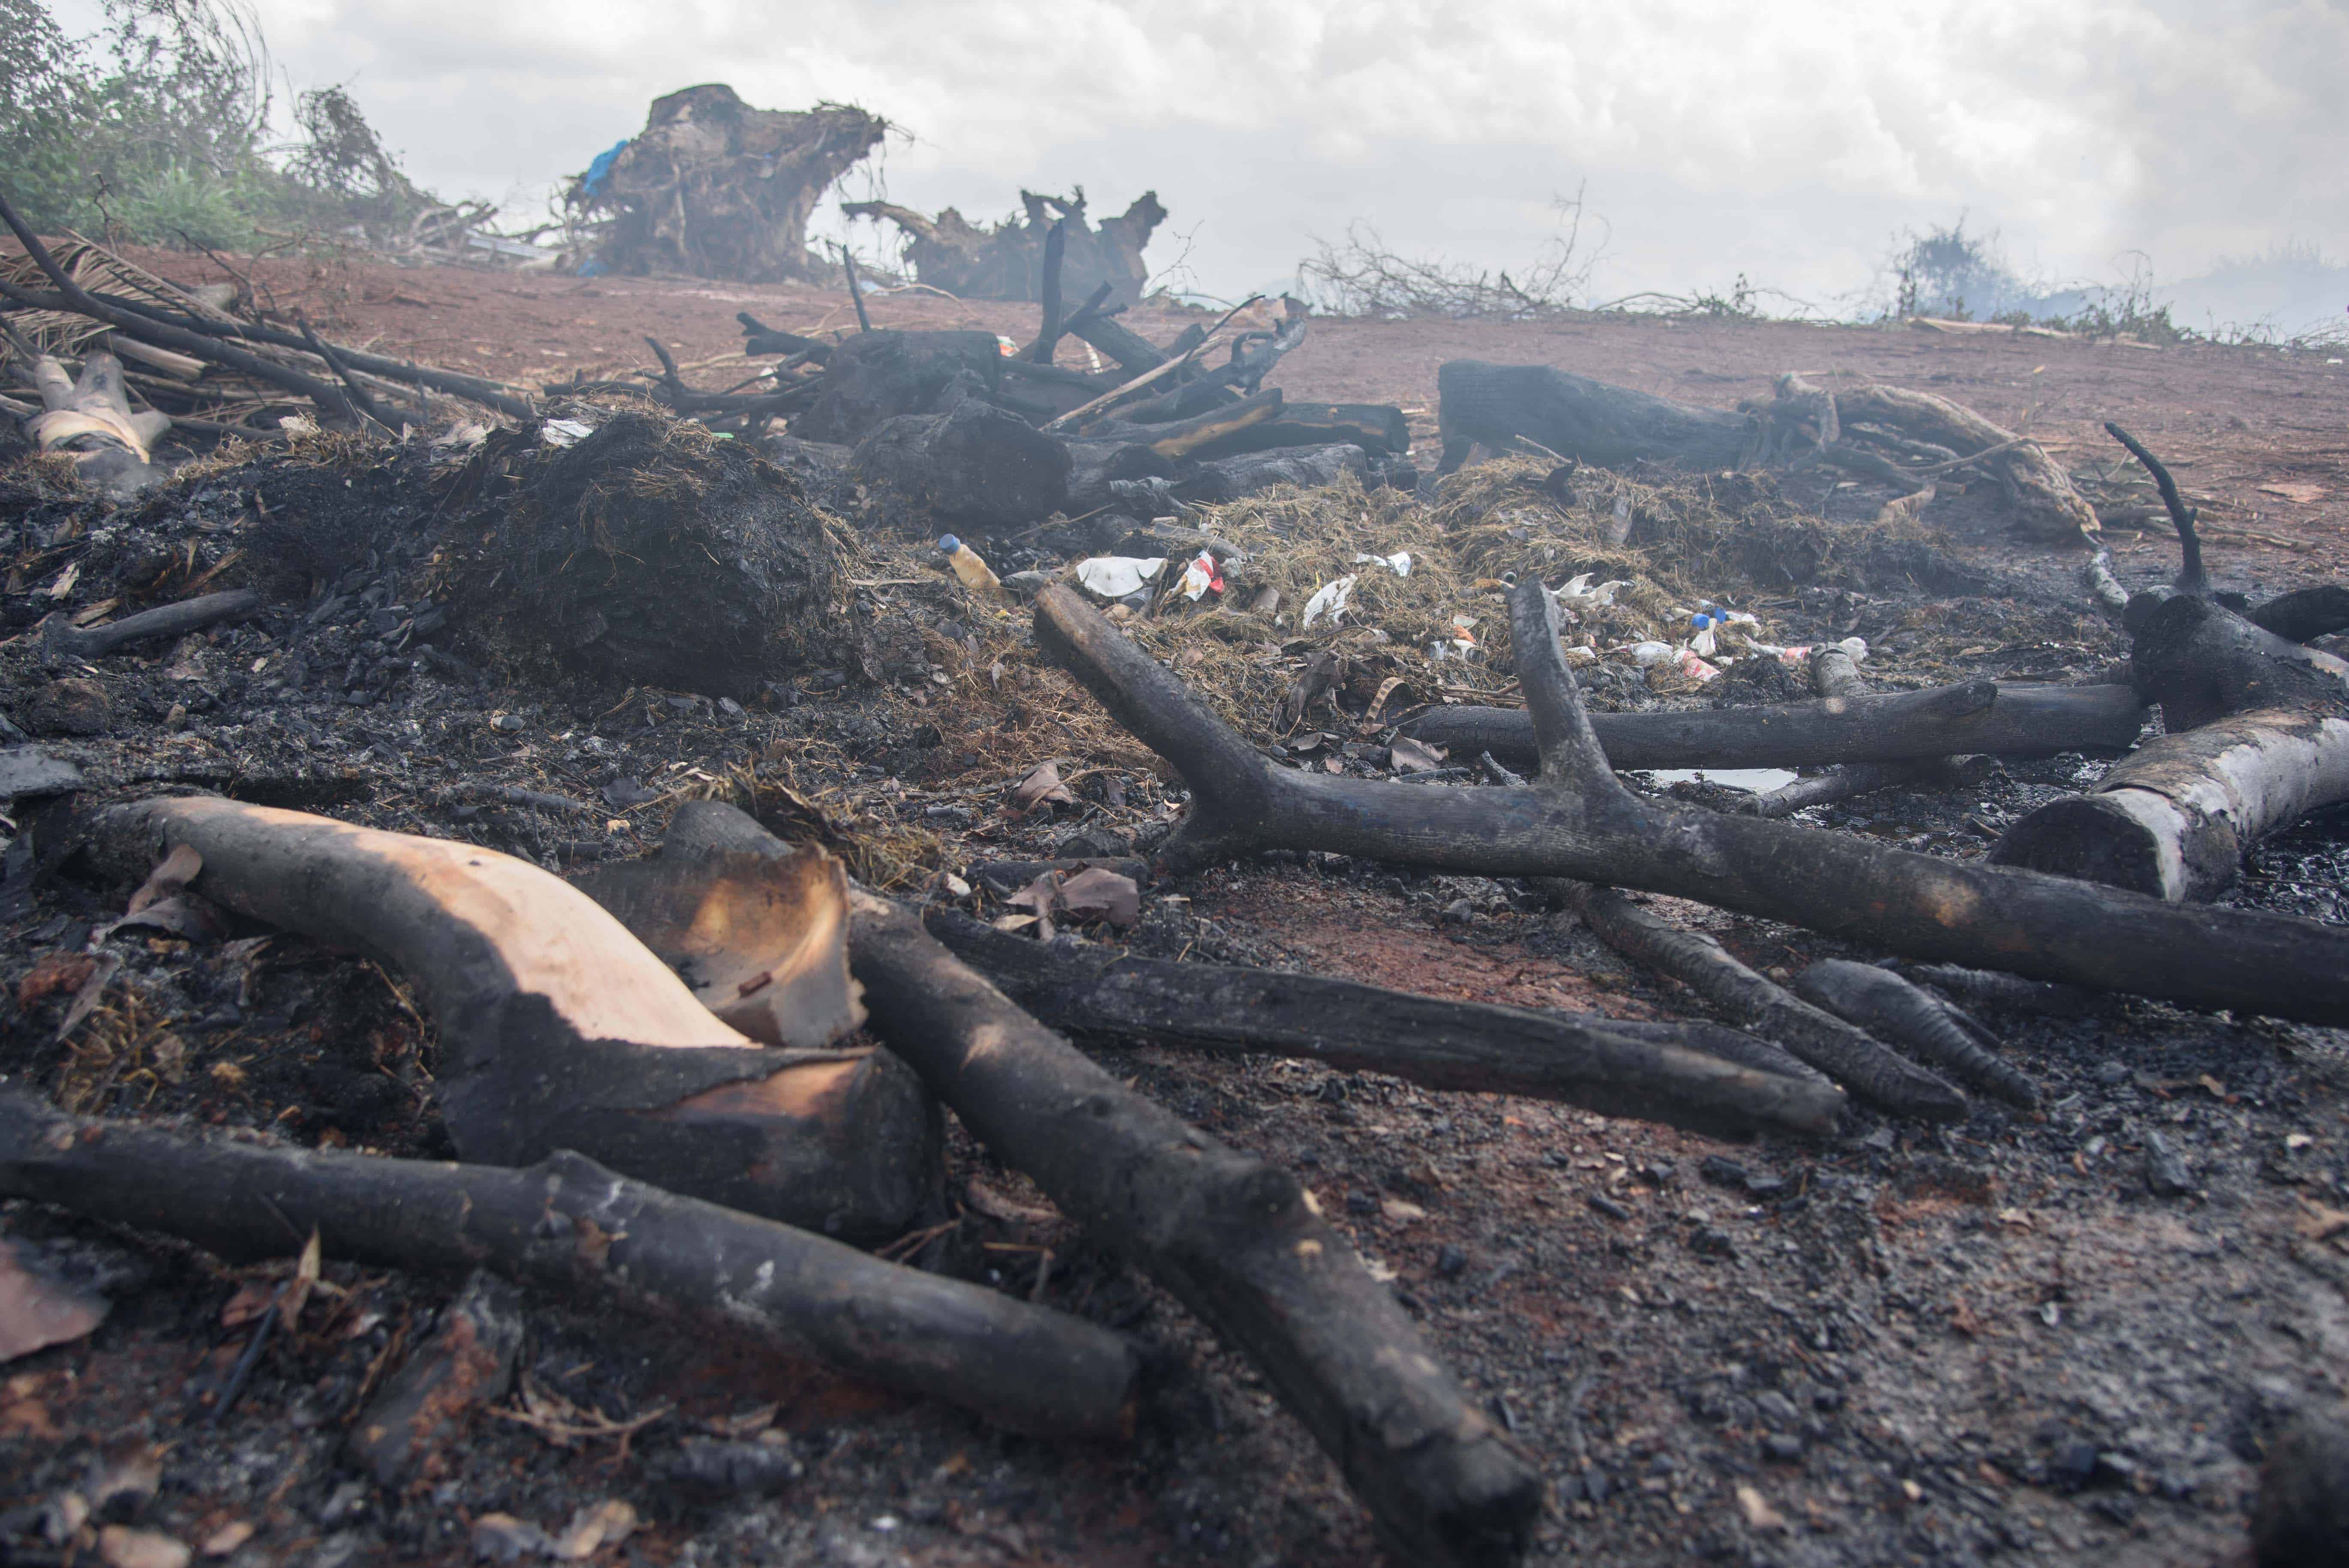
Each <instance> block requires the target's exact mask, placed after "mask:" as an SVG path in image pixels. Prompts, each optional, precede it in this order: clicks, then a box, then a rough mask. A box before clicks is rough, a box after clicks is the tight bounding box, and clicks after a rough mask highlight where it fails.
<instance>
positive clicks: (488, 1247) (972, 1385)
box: [0, 1088, 1140, 1437]
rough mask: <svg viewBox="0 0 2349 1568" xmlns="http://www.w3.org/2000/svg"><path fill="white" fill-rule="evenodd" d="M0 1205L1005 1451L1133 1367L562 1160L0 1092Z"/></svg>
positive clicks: (1097, 1417)
mask: <svg viewBox="0 0 2349 1568" xmlns="http://www.w3.org/2000/svg"><path fill="white" fill-rule="evenodd" d="M0 1193H5V1195H6V1196H8V1197H10V1198H22V1199H29V1200H31V1201H33V1202H42V1203H53V1204H55V1205H57V1207H59V1208H62V1209H67V1210H70V1211H71V1212H75V1213H77V1214H82V1215H86V1216H88V1217H89V1218H91V1219H95V1220H103V1221H105V1222H109V1223H111V1224H121V1225H135V1226H137V1227H139V1228H140V1229H141V1230H148V1231H156V1232H160V1233H164V1234H167V1235H174V1236H179V1237H181V1238H183V1239H185V1240H187V1241H191V1242H193V1243H196V1244H197V1245H199V1246H202V1247H204V1248H206V1249H208V1250H210V1251H212V1252H214V1253H220V1254H221V1255H222V1256H223V1257H227V1258H230V1259H233V1260H239V1261H242V1260H246V1259H254V1258H270V1257H283V1256H285V1255H287V1254H288V1253H294V1252H296V1251H298V1250H300V1248H301V1246H302V1244H303V1239H304V1238H305V1237H306V1236H308V1235H309V1234H310V1233H312V1232H313V1231H315V1232H316V1233H317V1234H318V1236H319V1240H320V1245H321V1250H322V1251H323V1252H324V1253H325V1255H326V1257H328V1258H333V1259H347V1260H350V1261H354V1262H357V1263H363V1264H375V1265H388V1266H390V1267H393V1268H404V1269H416V1270H419V1271H424V1272H428V1273H442V1274H462V1273H465V1272H467V1271H470V1270H471V1269H473V1268H476V1267H487V1268H490V1269H493V1270H495V1271H496V1272H498V1273H500V1274H506V1275H509V1276H511V1277H513V1278H516V1279H523V1280H529V1281H532V1282H533V1283H535V1284H542V1285H545V1286H549V1287H551V1288H554V1289H556V1290H560V1291H565V1292H574V1291H583V1290H584V1291H588V1292H591V1293H593V1294H595V1295H598V1296H602V1297H606V1298H610V1299H614V1300H616V1301H617V1302H618V1303H620V1304H621V1305H626V1306H628V1307H630V1308H633V1309H636V1310H639V1311H646V1312H651V1313H655V1314H657V1315H662V1316H666V1317H681V1318H684V1319H686V1320H687V1321H688V1322H691V1323H694V1324H696V1325H698V1326H701V1327H702V1328H704V1329H705V1330H707V1331H709V1332H710V1333H713V1334H715V1335H718V1336H720V1337H722V1338H725V1339H730V1340H743V1339H747V1340H749V1341H750V1342H751V1343H753V1344H756V1345H760V1346H764V1347H766V1348H769V1349H771V1350H774V1351H777V1352H780V1353H782V1354H785V1355H791V1356H806V1357H813V1358H814V1359H816V1360H818V1361H821V1362H823V1364H824V1365H826V1366H828V1367H833V1368H835V1369H837V1370H839V1371H842V1372H845V1373H848V1374H850V1375H852V1376H854V1377H864V1378H868V1379H870V1380H872V1381H873V1382H875V1383H879V1384H882V1385H884V1386H885V1387H892V1388H895V1389H898V1390H901V1391H902V1392H905V1393H907V1394H913V1395H916V1396H920V1397H923V1398H939V1399H945V1400H947V1402H949V1403H951V1404H955V1405H959V1406H961V1407H963V1408H966V1409H969V1410H972V1411H975V1412H977V1413H978V1414H979V1415H980V1416H983V1417H985V1418H987V1419H988V1420H990V1421H993V1422H995V1423H997V1424H998V1425H1000V1426H1005V1427H1009V1428H1011V1429H1014V1430H1017V1431H1024V1432H1035V1433H1040V1434H1044V1435H1050V1436H1095V1437H1098V1436H1114V1435H1117V1434H1120V1433H1123V1432H1130V1431H1131V1429H1132V1425H1133V1415H1134V1406H1135V1399H1136V1395H1137V1389H1138V1385H1139V1374H1140V1357H1139V1356H1138V1355H1137V1353H1136V1351H1135V1348H1134V1346H1133V1345H1132V1344H1131V1343H1130V1342H1129V1341H1127V1340H1125V1339H1123V1337H1121V1336H1118V1335H1115V1334H1112V1333H1111V1332H1110V1331H1109V1330H1107V1329H1104V1328H1099V1327H1096V1326H1093V1325H1092V1324H1089V1323H1086V1322H1084V1321H1083V1320H1081V1319H1080V1318H1076V1317H1071V1316H1070V1315H1067V1314H1065V1313H1059V1312H1053V1311H1050V1309H1048V1308H1045V1307H1040V1306H1031V1305H1029V1304H1027V1303H1025V1302H1022V1301H1019V1300H1018V1299H1017V1298H1015V1297H1012V1296H1008V1295H1003V1294H1002V1293H1001V1292H999V1291H992V1290H988V1289H985V1288H982V1287H980V1286H978V1285H971V1284H963V1283H962V1282H960V1281H958V1280H952V1279H947V1278H943V1277H941V1276H939V1275H936V1274H926V1273H923V1272H922V1271H920V1270H918V1269H911V1268H905V1267H903V1266H901V1265H899V1264H889V1263H884V1262H882V1261H881V1260H880V1259H878V1258H874V1257H869V1256H867V1255H866V1254H864V1253H860V1252H858V1251H856V1250H855V1249H854V1247H850V1246H845V1245H843V1244H842V1243H838V1242H833V1241H827V1240H825V1239H824V1238H823V1237H822V1236H817V1235H811V1234H809V1233H807V1232H805V1231H801V1230H795V1229H793V1228H792V1227H791V1226H789V1225H782V1224H778V1223H776V1222H773V1221H771V1220H762V1219H758V1218H754V1217H753V1216H751V1215H749V1214H743V1213H738V1212H735V1211H734V1210H732V1209H730V1208H721V1207H719V1205H718V1204H715V1203H707V1202H700V1201H698V1200H697V1199H693V1198H687V1197H680V1196H678V1194H676V1193H673V1192H668V1191H663V1190H661V1189H660V1188H658V1187H655V1186H650V1185H647V1184H646V1183H644V1182H642V1181H630V1180H629V1179H627V1178H626V1177H624V1176H622V1175H620V1174H618V1173H617V1172H616V1171H609V1170H606V1169H605V1168H604V1167H603V1166H601V1165H598V1164H596V1163H595V1161H592V1160H589V1159H587V1158H586V1157H585V1156H584V1155H580V1154H574V1153H570V1152H567V1151H565V1152H560V1153H554V1154H550V1155H549V1156H547V1157H546V1158H545V1159H544V1160H543V1161H540V1162H539V1163H538V1164H535V1165H533V1166H530V1167H527V1168H524V1169H522V1170H507V1169H502V1168H499V1167H493V1166H487V1165H458V1164H450V1163H448V1162H445V1161H422V1160H388V1159H384V1158H382V1157H380V1156H378V1155H372V1154H355V1153H348V1152H345V1151H341V1150H326V1149H316V1150H312V1149H288V1148H283V1147H279V1146H276V1145H273V1144H263V1143H250V1142H244V1141H242V1140H230V1139H226V1138H219V1137H212V1136H207V1135H204V1134H200V1133H195V1132H191V1131H186V1130H180V1129H176V1128H164V1127H155V1126H148V1125H142V1124H138V1123H131V1122H120V1121H109V1120H103V1119H80V1118H76V1117H69V1116H67V1115H65V1114H64V1113H62V1112H60V1111H58V1110H57V1109H54V1108H52V1107H50V1106H48V1105H47V1104H45V1103H44V1102H42V1101H41V1100H39V1099H36V1097H35V1096H33V1095H31V1094H30V1093H27V1092H26V1090H24V1089H21V1088H0Z"/></svg>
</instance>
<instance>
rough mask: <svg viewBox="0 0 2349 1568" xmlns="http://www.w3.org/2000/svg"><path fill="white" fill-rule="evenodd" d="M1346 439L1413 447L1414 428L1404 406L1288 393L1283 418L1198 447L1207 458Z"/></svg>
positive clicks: (1390, 448)
mask: <svg viewBox="0 0 2349 1568" xmlns="http://www.w3.org/2000/svg"><path fill="white" fill-rule="evenodd" d="M1335 441H1343V442H1346V443H1348V444H1349V445H1351V446H1356V447H1360V448H1361V449H1362V450H1364V451H1365V452H1373V453H1385V454H1398V453H1402V452H1407V451H1409V450H1411V428H1410V426H1409V425H1408V424H1407V423H1406V422H1405V421H1404V419H1403V414H1402V409H1400V408H1396V407H1390V406H1388V405H1386V404H1383V403H1294V402H1289V401H1288V400H1286V399H1284V400H1283V401H1282V403H1281V405H1280V415H1279V418H1275V419H1268V420H1267V421H1266V422H1265V423H1263V424H1261V425H1251V426H1249V427H1247V428H1246V429H1241V430H1235V431H1233V432H1232V433H1231V434H1229V435H1227V436H1225V437H1224V438H1222V439H1220V440H1217V441H1216V442H1214V443H1213V444H1212V445H1210V446H1207V447H1204V448H1200V449H1195V455H1196V456H1197V457H1198V458H1199V459H1201V460H1203V461H1205V460H1206V459H1214V458H1232V457H1237V456H1240V455H1242V454H1244V453H1250V452H1266V451H1271V450H1273V449H1277V448H1287V447H1319V446H1327V445H1329V444H1330V443H1331V442H1335Z"/></svg>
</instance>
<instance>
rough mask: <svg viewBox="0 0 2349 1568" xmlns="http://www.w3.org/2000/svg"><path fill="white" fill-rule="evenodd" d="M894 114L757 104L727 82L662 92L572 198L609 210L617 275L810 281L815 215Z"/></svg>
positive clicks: (605, 257) (609, 259)
mask: <svg viewBox="0 0 2349 1568" xmlns="http://www.w3.org/2000/svg"><path fill="white" fill-rule="evenodd" d="M888 129H889V122H888V121H886V120H885V119H882V118H881V117H880V116H878V115H874V114H867V113H865V112H864V110H863V109H861V108H851V107H849V106H846V105H841V104H833V105H827V106H825V107H823V108H813V109H808V110H805V111H801V112H792V111H787V110H781V109H766V108H751V107H750V105H749V104H746V103H744V102H743V101H742V98H741V96H740V94H738V93H737V92H735V90H734V89H733V88H730V87H727V86H726V85H724V84H723V83H719V82H712V83H709V84H707V85H704V86H701V87H691V88H685V89H684V90H683V91H681V92H673V93H670V94H669V95H667V97H666V98H655V99H654V100H653V106H652V112H651V114H650V115H649V116H648V117H647V119H646V120H645V129H643V131H642V132H640V133H639V134H638V135H637V136H636V138H635V139H632V140H630V141H629V142H627V143H626V145H625V146H624V147H623V148H622V149H621V150H620V151H619V154H618V156H617V157H616V158H615V159H614V160H613V161H612V164H611V166H610V168H609V170H606V171H605V172H604V173H603V175H602V177H601V178H600V179H595V178H592V177H583V178H582V179H581V180H579V181H576V182H574V185H573V186H572V189H571V192H570V197H569V200H570V201H571V202H572V203H573V204H574V206H579V207H584V208H585V209H586V210H587V211H590V212H596V213H605V214H608V215H609V223H608V227H607V228H606V229H605V233H604V235H603V238H602V241H601V242H600V243H599V244H598V245H597V246H596V251H595V258H596V260H598V261H600V262H602V263H604V265H605V266H607V267H609V268H611V269H612V270H613V271H614V272H617V273H654V272H664V273H690V274H692V275H693V276H695V277H702V278H730V279H736V280H739V281H740V282H743V283H771V282H774V281H776V280H778V279H781V278H805V277H808V276H810V275H811V273H812V271H813V269H812V267H811V266H810V263H809V257H808V248H807V224H808V217H809V215H810V214H811V213H812V212H813V211H815V205H816V202H817V201H820V200H821V199H822V198H823V193H824V191H826V190H828V189H830V187H831V185H832V182H833V181H835V180H837V179H839V178H840V177H841V176H842V175H843V174H845V173H846V172H848V170H850V169H851V168H852V167H854V165H855V164H856V163H857V162H858V161H859V160H862V159H863V158H864V155H865V154H866V153H868V152H870V151H872V150H873V149H874V147H876V146H878V145H879V144H880V141H881V139H882V137H883V136H884V135H885V134H886V133H887V131H888Z"/></svg>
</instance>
